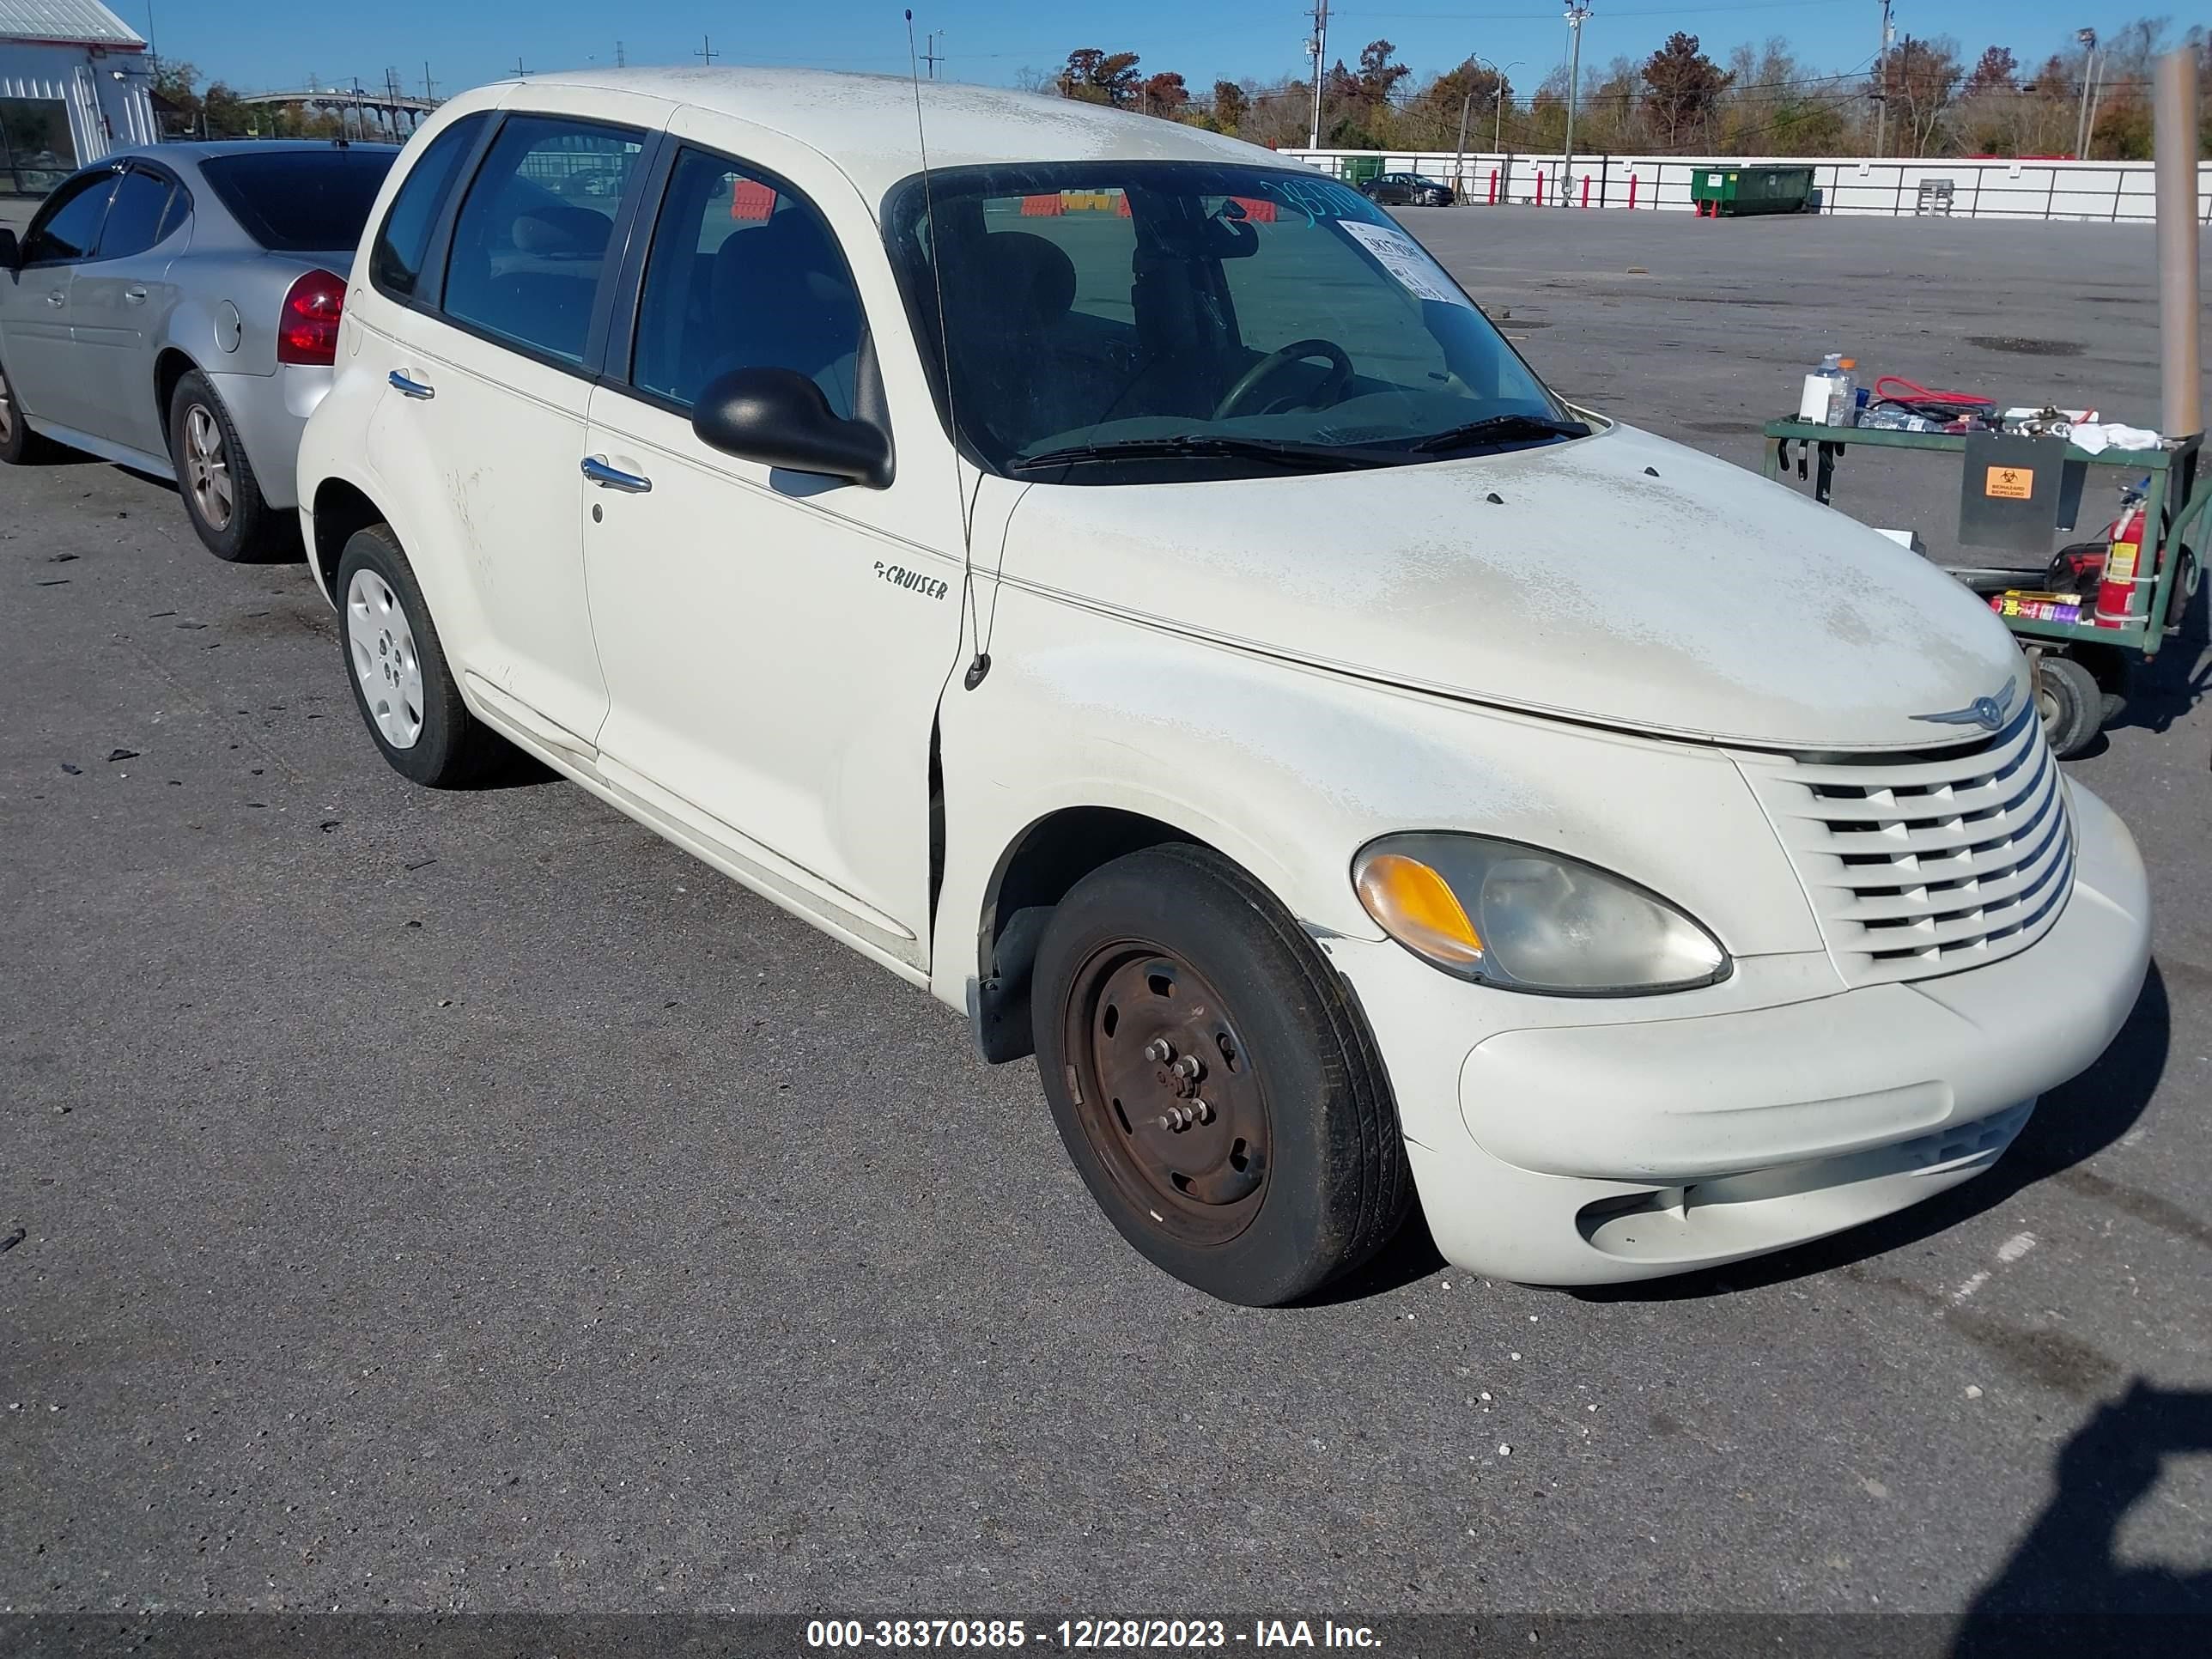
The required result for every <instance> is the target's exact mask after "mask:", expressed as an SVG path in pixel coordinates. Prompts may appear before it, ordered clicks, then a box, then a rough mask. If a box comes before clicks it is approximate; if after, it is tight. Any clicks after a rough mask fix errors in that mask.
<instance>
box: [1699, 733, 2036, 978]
mask: <svg viewBox="0 0 2212 1659" xmlns="http://www.w3.org/2000/svg"><path fill="white" fill-rule="evenodd" d="M1736 758H1737V762H1738V764H1739V765H1741V767H1742V769H1743V772H1744V775H1745V777H1746V778H1747V780H1748V781H1750V783H1751V786H1752V787H1753V790H1754V791H1755V792H1756V793H1757V794H1758V796H1759V800H1760V803H1761V804H1762V805H1764V806H1765V809H1766V812H1767V815H1768V817H1769V819H1770V820H1771V822H1772V823H1773V824H1774V827H1775V830H1776V832H1777V834H1778V835H1779V836H1780V837H1781V839H1782V842H1783V845H1784V847H1785V848H1787V849H1788V851H1789V854H1790V860H1791V861H1792V862H1793V863H1794V864H1795V865H1796V868H1797V872H1798V875H1799V877H1800V878H1801V879H1802V881H1803V883H1804V884H1805V890H1806V892H1807V894H1808V896H1810V898H1811V899H1812V902H1813V908H1814V912H1815V914H1816V915H1817V916H1818V917H1819V920H1820V933H1821V937H1822V939H1824V940H1825V941H1826V945H1827V947H1828V954H1829V956H1830V957H1832V959H1833V960H1834V962H1835V963H1836V966H1837V968H1838V969H1839V970H1840V971H1841V972H1842V974H1843V975H1844V978H1845V979H1846V980H1847V981H1850V983H1852V984H1855V985H1870V984H1881V983H1886V982H1891V981H1899V980H1911V979H1923V978H1927V977H1929V976H1930V975H1936V974H1950V973H1957V972H1959V971H1960V969H1966V968H1971V967H1974V966H1978V964H1980V963H1984V962H1993V961H1996V960H1997V959H1999V958H2001V957H2007V956H2010V955H2011V954H2013V953H2014V952H2015V951H2021V950H2025V949H2026V948H2027V946H2028V945H2033V943H2034V942H2035V941H2036V940H2037V939H2039V938H2041V937H2042V936H2043V933H2044V932H2045V930H2046V929H2047V928H2048V927H2050V926H2051V922H2052V921H2055V920H2056V919H2057V915H2058V913H2059V911H2060V909H2061V908H2063V906H2064V904H2065V901H2066V898H2067V896H2068V895H2069V894H2070V893H2071V892H2072V890H2073V886H2074V847H2073V829H2072V824H2071V823H2070V821H2069V817H2068V815H2067V810H2066V798H2065V793H2064V788H2063V783H2062V781H2061V779H2060V777H2059V773H2058V765H2057V761H2055V760H2054V759H2053V758H2052V757H2051V750H2050V747H2049V745H2048V744H2045V742H2044V740H2043V725H2042V721H2041V720H2040V719H2039V718H2038V716H2037V714H2036V711H2035V706H2034V702H2033V700H2032V699H2029V700H2026V701H2025V706H2024V707H2023V708H2021V709H2020V710H2019V712H2017V713H2016V714H2014V716H2013V717H2012V719H2011V720H2009V721H2008V722H2007V723H2006V724H2005V726H2004V727H2003V728H2002V730H2000V731H1998V732H1995V733H1994V734H1992V735H1991V736H1990V737H1989V738H1985V739H1984V740H1983V741H1982V742H1980V743H1978V744H1976V743H1969V744H1961V745H1960V746H1959V747H1958V748H1956V749H1953V750H1944V751H1942V752H1939V753H1936V754H1932V755H1931V754H1927V753H1920V754H1916V755H1913V756H1911V757H1906V758H1904V759H1899V760H1888V759H1885V758H1884V757H1881V756H1869V757H1866V758H1865V759H1863V760H1860V759H1843V760H1838V759H1837V758H1835V757H1830V756H1823V757H1818V758H1806V757H1789V756H1776V755H1739V756H1738V757H1736Z"/></svg>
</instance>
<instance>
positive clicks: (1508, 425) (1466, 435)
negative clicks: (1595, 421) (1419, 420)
mask: <svg viewBox="0 0 2212 1659" xmlns="http://www.w3.org/2000/svg"><path fill="white" fill-rule="evenodd" d="M1589 435H1590V429H1589V427H1588V426H1587V425H1586V424H1584V423H1583V422H1581V421H1561V420H1554V419H1553V417H1552V416H1548V415H1492V416H1490V417H1489V418H1488V419H1486V420H1480V421H1470V422H1468V424H1467V425H1465V426H1455V427H1453V428H1450V429H1449V431H1444V432H1431V434H1430V435H1428V436H1427V437H1425V438H1420V439H1417V440H1415V441H1413V443H1412V444H1409V445H1408V446H1407V447H1408V448H1409V449H1411V450H1413V453H1416V454H1420V455H1432V454H1434V453H1436V452H1437V451H1438V450H1440V449H1471V448H1478V447H1480V446H1482V445H1484V444H1490V443H1511V442H1512V441H1515V440H1516V439H1518V438H1587V437H1589Z"/></svg>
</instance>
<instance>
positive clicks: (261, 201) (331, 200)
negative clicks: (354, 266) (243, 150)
mask: <svg viewBox="0 0 2212 1659" xmlns="http://www.w3.org/2000/svg"><path fill="white" fill-rule="evenodd" d="M391 171H392V152H391V151H390V150H388V149H336V148H332V149H271V150H270V151H268V152H267V153H266V154H264V155H252V154H243V155H240V154H233V155H219V156H216V157H215V158H214V159H213V160H211V161H203V162H201V163H200V174H201V176H202V177H203V178H204V179H206V180H207V181H208V184H209V185H210V186H211V187H212V188H213V189H214V191H215V193H216V195H217V196H218V197H221V198H222V204H223V205H224V206H225V207H227V208H228V209H229V210H230V212H231V216H232V217H233V218H234V219H236V220H237V221H238V222H239V223H240V226H242V227H243V228H245V231H246V234H247V235H249V236H251V237H252V239H253V240H255V241H257V242H258V243H260V244H261V246H264V247H265V248H268V249H270V251H271V252H276V253H349V252H352V251H353V250H354V249H355V248H357V247H359V246H361V233H362V228H363V227H364V226H366V225H367V224H368V210H369V207H370V205H371V204H374V202H375V200H376V192H377V191H380V190H381V189H383V188H384V175H385V174H386V173H389V172H391Z"/></svg>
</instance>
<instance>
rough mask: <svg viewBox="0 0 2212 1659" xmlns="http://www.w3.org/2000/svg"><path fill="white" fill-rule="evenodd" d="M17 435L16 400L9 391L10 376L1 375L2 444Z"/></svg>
mask: <svg viewBox="0 0 2212 1659" xmlns="http://www.w3.org/2000/svg"><path fill="white" fill-rule="evenodd" d="M14 436H15V398H13V397H12V396H10V395H9V391H8V376H7V375H6V374H4V373H0V444H4V443H6V442H7V441H8V440H9V439H10V438H12V437H14Z"/></svg>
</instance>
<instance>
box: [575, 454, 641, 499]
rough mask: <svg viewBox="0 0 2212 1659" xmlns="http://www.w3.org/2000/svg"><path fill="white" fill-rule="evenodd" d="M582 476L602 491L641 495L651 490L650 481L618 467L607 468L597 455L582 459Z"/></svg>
mask: <svg viewBox="0 0 2212 1659" xmlns="http://www.w3.org/2000/svg"><path fill="white" fill-rule="evenodd" d="M584 476H585V477H587V478H589V479H590V480H591V481H592V483H595V484H597V485H599V488H600V489H619V490H621V491H623V494H625V495H645V494H647V492H648V491H650V490H651V489H652V488H653V480H652V479H650V478H645V477H639V476H638V475H637V474H636V473H635V472H625V471H623V470H622V469H621V468H620V467H617V466H609V465H607V464H606V462H605V461H604V460H602V459H600V458H599V457H598V456H597V455H586V456H585V457H584Z"/></svg>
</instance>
